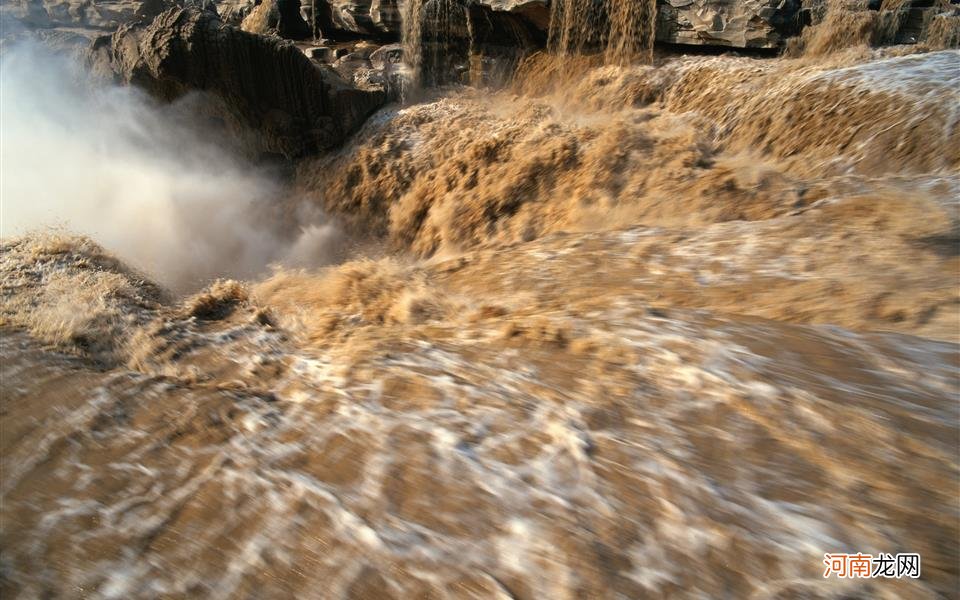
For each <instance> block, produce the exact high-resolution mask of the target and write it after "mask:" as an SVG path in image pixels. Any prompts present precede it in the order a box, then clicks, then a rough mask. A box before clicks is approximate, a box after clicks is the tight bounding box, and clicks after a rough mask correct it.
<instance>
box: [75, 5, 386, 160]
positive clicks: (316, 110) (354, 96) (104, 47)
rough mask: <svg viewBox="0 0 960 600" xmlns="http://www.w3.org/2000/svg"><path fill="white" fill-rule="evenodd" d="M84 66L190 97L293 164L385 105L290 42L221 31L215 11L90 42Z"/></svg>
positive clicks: (165, 19) (249, 141) (259, 148)
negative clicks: (196, 94)
mask: <svg viewBox="0 0 960 600" xmlns="http://www.w3.org/2000/svg"><path fill="white" fill-rule="evenodd" d="M91 62H93V63H94V65H95V66H96V67H98V68H99V70H101V71H104V70H107V71H112V72H113V73H115V76H116V78H117V79H119V80H120V81H122V82H124V83H129V84H134V85H137V86H139V87H141V88H143V89H145V90H146V91H147V92H149V93H150V94H151V95H153V96H154V97H157V98H159V99H162V100H166V101H173V100H177V99H179V98H182V97H184V96H187V95H188V94H192V93H193V92H199V93H200V96H201V97H202V98H203V99H204V102H203V103H202V105H203V111H204V112H205V113H209V116H210V117H211V118H213V119H217V120H219V121H222V122H223V124H224V125H225V126H226V128H227V129H228V130H229V132H230V133H232V134H233V135H234V136H235V137H236V138H237V139H239V140H240V141H241V142H242V143H243V144H244V145H245V147H246V148H247V149H248V150H249V151H251V152H252V153H254V154H277V155H281V156H284V157H287V158H295V157H299V156H303V155H306V154H310V153H312V152H315V151H319V150H324V149H327V148H330V147H333V146H336V145H338V144H339V143H341V142H342V141H343V140H344V139H345V138H346V136H348V135H349V134H350V133H351V132H352V131H353V130H355V129H356V128H357V127H358V126H359V125H360V124H361V123H362V122H363V121H364V120H365V119H366V118H367V116H369V115H370V114H371V113H372V112H373V111H374V110H376V109H377V108H379V107H380V106H381V105H382V104H383V103H384V101H385V95H384V94H383V93H382V92H379V91H376V90H359V89H356V88H355V87H353V86H351V85H349V84H348V83H347V82H345V81H344V80H343V79H341V78H340V77H339V76H337V75H336V73H334V72H333V71H332V70H331V69H329V68H327V67H325V66H322V65H319V64H317V63H316V62H314V61H312V60H310V59H309V58H307V57H306V56H305V55H304V54H303V52H302V51H301V50H299V49H298V48H297V47H296V46H294V45H293V44H291V43H288V42H284V41H282V40H279V39H277V38H275V37H264V36H259V35H255V34H252V33H248V32H245V31H242V30H240V29H237V28H236V27H232V26H229V25H225V24H224V23H223V22H222V21H221V20H220V19H219V18H218V17H217V15H216V13H214V12H210V11H199V10H195V9H183V8H173V9H170V10H168V11H166V12H164V13H162V14H160V15H159V16H158V17H157V18H156V19H154V21H153V22H152V23H150V24H149V25H138V26H124V27H121V28H120V29H119V30H118V31H117V32H116V33H115V34H114V35H113V36H111V37H103V38H100V39H99V40H97V42H96V43H95V44H94V47H93V49H92V51H91Z"/></svg>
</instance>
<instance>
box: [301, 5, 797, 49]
mask: <svg viewBox="0 0 960 600" xmlns="http://www.w3.org/2000/svg"><path fill="white" fill-rule="evenodd" d="M320 1H321V0H318V2H320ZM403 1H404V0H326V2H325V4H326V5H327V6H328V7H329V12H328V15H329V16H327V17H326V18H322V19H321V21H322V22H321V28H325V30H334V31H336V30H339V31H345V32H351V33H355V34H376V33H389V34H394V35H399V34H400V29H401V24H400V21H401V19H400V13H401V11H402V4H403ZM472 6H475V7H477V9H485V10H486V12H487V13H488V14H496V15H499V16H501V17H502V16H504V15H510V16H511V17H514V18H519V19H521V20H522V21H523V22H524V23H525V25H526V26H529V27H531V28H533V29H535V30H537V31H539V32H540V33H541V34H542V35H544V36H545V35H546V32H547V30H548V29H549V26H550V6H549V2H548V0H479V1H478V2H475V3H473V4H472ZM798 10H799V2H797V1H796V0H660V2H658V23H657V41H660V42H668V43H676V44H689V45H717V46H732V47H740V48H774V47H778V46H780V45H781V44H782V43H783V40H784V38H785V37H786V35H788V34H789V33H792V31H793V29H794V28H795V22H796V15H797V12H798Z"/></svg>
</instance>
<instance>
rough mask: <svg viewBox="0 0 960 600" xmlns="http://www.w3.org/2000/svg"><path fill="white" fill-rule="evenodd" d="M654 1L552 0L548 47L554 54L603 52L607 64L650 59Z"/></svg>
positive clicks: (653, 33)
mask: <svg viewBox="0 0 960 600" xmlns="http://www.w3.org/2000/svg"><path fill="white" fill-rule="evenodd" d="M656 15H657V8H656V0H555V1H554V2H553V3H552V4H551V7H550V32H549V41H548V42H547V47H548V49H549V50H550V51H551V52H552V53H554V54H591V53H602V54H603V57H604V61H605V62H606V63H608V64H619V65H623V64H629V63H632V62H650V61H651V60H652V58H653V40H654V35H655V28H656Z"/></svg>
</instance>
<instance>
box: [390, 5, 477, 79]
mask: <svg viewBox="0 0 960 600" xmlns="http://www.w3.org/2000/svg"><path fill="white" fill-rule="evenodd" d="M466 29H467V16H466V6H465V2H464V0H407V2H406V3H405V4H404V7H403V26H402V41H403V56H404V62H405V63H406V65H407V68H408V69H409V76H408V83H409V87H410V88H411V89H414V90H415V89H419V88H424V87H434V86H438V85H443V84H445V83H451V82H454V81H456V80H457V73H456V71H457V66H458V62H462V61H463V59H464V58H465V56H461V54H462V52H457V51H456V50H457V47H458V44H459V46H460V47H462V49H463V52H465V48H466V46H467V45H468V42H469V40H468V36H467V34H466Z"/></svg>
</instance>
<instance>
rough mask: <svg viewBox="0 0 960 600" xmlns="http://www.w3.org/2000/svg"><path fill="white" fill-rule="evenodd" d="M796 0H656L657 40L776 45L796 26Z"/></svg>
mask: <svg viewBox="0 0 960 600" xmlns="http://www.w3.org/2000/svg"><path fill="white" fill-rule="evenodd" d="M799 10H800V3H799V2H798V1H797V0H659V2H658V3H657V38H656V39H657V41H658V42H668V43H673V44H685V45H692V46H697V45H704V46H730V47H734V48H778V47H780V46H781V45H782V44H783V42H784V40H785V39H786V37H788V36H789V35H791V34H793V33H795V32H796V30H797V29H799V28H798V26H797V25H798V23H797V14H798V12H799Z"/></svg>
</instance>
